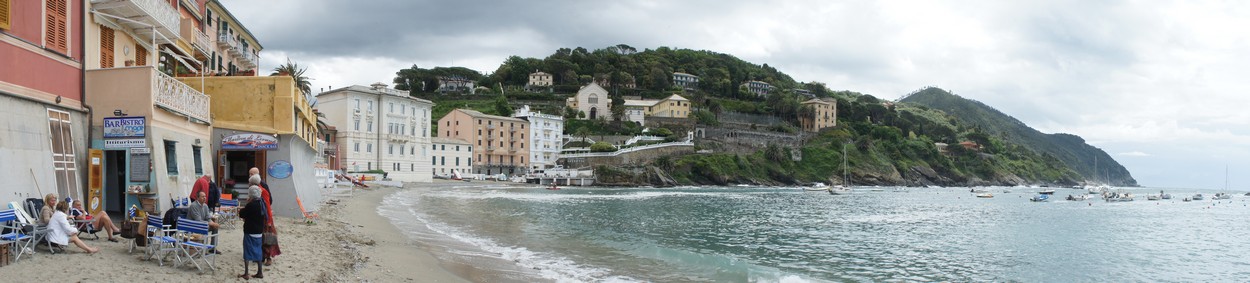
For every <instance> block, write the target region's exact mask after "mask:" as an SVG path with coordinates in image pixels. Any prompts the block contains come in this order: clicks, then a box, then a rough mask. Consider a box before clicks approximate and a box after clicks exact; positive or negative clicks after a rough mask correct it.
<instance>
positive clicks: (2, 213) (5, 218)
mask: <svg viewBox="0 0 1250 283" xmlns="http://www.w3.org/2000/svg"><path fill="white" fill-rule="evenodd" d="M0 223H3V226H0V230H5V232H6V233H5V234H2V235H0V241H3V242H6V243H13V244H15V247H16V248H17V250H15V251H10V252H11V253H16V254H17V255H16V257H15V258H14V259H13V261H17V260H19V259H22V254H24V253H25V252H24V251H26V250H27V249H32V248H33V247H34V243H35V237H34V236H31V235H27V234H26V232H24V231H23V230H22V226H24V225H22V224H21V222H19V221H18V220H17V210H16V209H6V210H0ZM32 250H33V249H32Z"/></svg>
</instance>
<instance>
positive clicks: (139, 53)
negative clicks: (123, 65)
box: [135, 44, 148, 66]
mask: <svg viewBox="0 0 1250 283" xmlns="http://www.w3.org/2000/svg"><path fill="white" fill-rule="evenodd" d="M147 65H148V50H147V49H144V48H143V46H139V44H135V66H147Z"/></svg>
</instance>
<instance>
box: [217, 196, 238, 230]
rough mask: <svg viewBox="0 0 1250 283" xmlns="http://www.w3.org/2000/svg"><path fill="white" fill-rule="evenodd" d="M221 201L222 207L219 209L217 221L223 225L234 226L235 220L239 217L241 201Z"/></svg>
mask: <svg viewBox="0 0 1250 283" xmlns="http://www.w3.org/2000/svg"><path fill="white" fill-rule="evenodd" d="M219 203H220V204H221V207H220V208H218V209H217V221H218V222H219V223H221V225H222V226H226V227H229V228H234V223H235V221H236V220H238V219H239V201H238V200H233V199H223V200H221V201H220V202H219Z"/></svg>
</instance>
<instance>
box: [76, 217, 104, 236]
mask: <svg viewBox="0 0 1250 283" xmlns="http://www.w3.org/2000/svg"><path fill="white" fill-rule="evenodd" d="M94 222H95V220H93V219H83V220H74V227H75V228H78V238H79V239H85V238H86V237H83V234H87V235H91V239H92V240H99V239H100V235H97V233H100V229H99V228H96V227H95V225H94V224H92V223H94Z"/></svg>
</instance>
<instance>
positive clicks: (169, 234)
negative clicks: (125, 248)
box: [130, 214, 180, 266]
mask: <svg viewBox="0 0 1250 283" xmlns="http://www.w3.org/2000/svg"><path fill="white" fill-rule="evenodd" d="M147 222H148V230H147V241H148V247H147V252H146V254H147V256H148V257H147V259H153V258H155V259H156V262H157V263H158V264H160V265H161V266H165V256H167V255H169V254H174V256H175V257H177V256H180V255H178V254H177V251H178V247H177V246H176V244H177V243H178V239H177V238H174V234H175V233H177V232H178V230H176V229H173V228H170V226H168V225H164V223H163V219H161V217H160V216H156V214H148V221H147ZM136 238H137V237H136ZM136 241H137V240H136ZM134 245H135V244H133V243H132V244H131V246H130V248H131V250H132V251H133V250H134V247H135V246H134Z"/></svg>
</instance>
